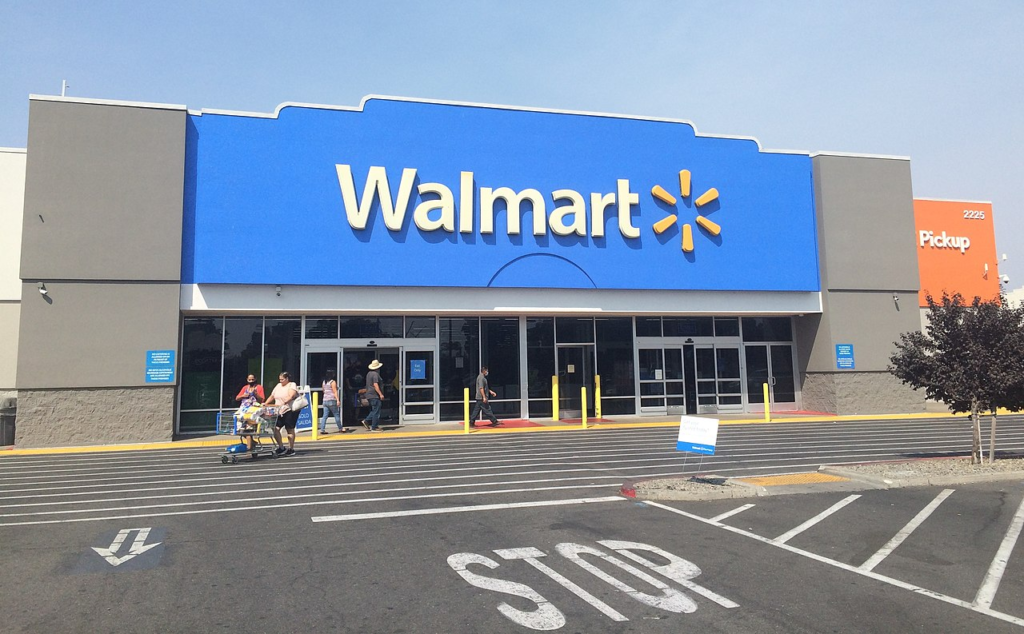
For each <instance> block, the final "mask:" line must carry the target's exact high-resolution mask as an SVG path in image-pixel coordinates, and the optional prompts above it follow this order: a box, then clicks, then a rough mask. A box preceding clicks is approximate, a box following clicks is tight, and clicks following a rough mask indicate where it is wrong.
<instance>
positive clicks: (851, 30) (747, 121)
mask: <svg viewBox="0 0 1024 634" xmlns="http://www.w3.org/2000/svg"><path fill="white" fill-rule="evenodd" d="M1022 34H1024V2H1020V1H1018V0H1011V1H1001V2H1000V1H992V2H990V1H980V2H945V1H927V2H925V1H923V0H922V1H919V2H909V1H904V2H900V1H886V2H852V1H850V2H828V1H813V2H812V1H808V2H789V1H773V2H754V1H753V0H750V1H747V2H737V1H709V2H685V1H682V0H675V1H666V2H643V1H625V0H623V1H620V2H611V1H604V0H585V1H576V0H562V1H553V0H543V1H541V0H538V1H533V0H528V1H512V0H507V1H504V2H494V1H487V0H479V1H475V2H469V1H462V0H446V1H445V2H426V1H421V2H401V1H393V2H388V1H366V0H361V1H358V2H347V1H345V2H342V1H334V2H326V1H325V2H303V1H299V2H295V3H282V2H263V1H255V2H241V1H234V2H227V1H223V2H222V1H217V0H207V1H205V2H194V1H191V0H179V1H176V2H170V3H168V2H159V3H157V2H152V3H150V2H139V1H138V0H136V1H132V2H127V1H123V2H108V1H104V0H97V1H92V2H87V3H86V2H70V1H68V2H54V1H48V0H34V1H29V0H0V146H6V147H24V146H25V144H26V136H27V129H28V95H29V94H59V93H60V87H61V80H63V79H66V80H67V81H68V83H69V85H70V88H69V89H68V94H69V95H71V96H78V97H90V98H100V99H124V100H133V101H148V102H162V103H176V104H185V105H187V106H188V107H189V108H195V109H198V108H216V109H230V110H246V111H260V112H269V111H272V110H273V109H274V108H275V107H276V106H277V105H278V104H279V103H281V102H285V101H296V102H307V103H324V104H338V105H355V104H358V103H359V101H360V99H361V98H362V97H363V96H365V95H368V94H384V95H397V96H405V97H416V98H427V99H444V100H454V101H471V102H482V103H498V104H510V105H519V106H532V107H541V108H554V109H569V110H583V111H597V112H613V113H622V114H632V115H642V116H654V117H670V118H676V119H686V120H689V121H692V122H693V123H694V124H695V126H696V127H697V129H698V130H699V131H700V132H702V133H706V134H728V135H744V136H753V137H757V138H758V139H759V140H760V141H761V144H762V146H763V147H765V148H768V149H796V150H809V151H820V150H827V151H838V152H853V153H868V154H884V155H897V156H909V157H910V158H911V167H912V174H913V183H914V195H915V196H918V197H926V198H957V199H968V200H988V201H992V203H993V205H994V216H995V222H996V225H995V226H996V241H997V248H998V250H999V252H1000V253H1003V252H1005V253H1007V255H1008V257H1009V260H1008V261H1007V262H1006V263H1005V264H1004V265H1003V266H1002V267H1001V271H1000V272H1002V273H1007V274H1009V275H1010V277H1011V283H1010V286H1011V287H1019V286H1021V285H1022V284H1024V174H1022V165H1024V161H1022V158H1024V157H1022V152H1021V149H1020V146H1021V144H1022V142H1024V107H1022V105H1024V72H1022V71H1021V70H1020V68H1021V67H1022V66H1024V35H1022ZM866 186H869V184H866Z"/></svg>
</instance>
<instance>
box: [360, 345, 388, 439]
mask: <svg viewBox="0 0 1024 634" xmlns="http://www.w3.org/2000/svg"><path fill="white" fill-rule="evenodd" d="M369 367H370V371H369V372H367V373H366V400H367V401H368V402H369V403H370V413H369V414H368V415H367V416H366V420H364V421H363V427H366V428H367V429H369V430H370V431H372V432H382V431H384V430H383V429H381V428H380V406H381V401H383V400H384V392H383V391H382V389H383V388H382V387H381V386H382V385H383V384H382V383H381V380H380V372H377V370H379V369H381V368H382V367H384V364H383V363H381V362H380V361H378V360H377V359H374V360H373V361H372V362H371V363H370V366H369Z"/></svg>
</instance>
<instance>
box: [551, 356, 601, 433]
mask: <svg viewBox="0 0 1024 634" xmlns="http://www.w3.org/2000/svg"><path fill="white" fill-rule="evenodd" d="M557 351H558V411H559V418H580V417H582V416H583V408H584V407H586V408H587V416H593V415H594V346H592V345H584V346H558V348H557ZM583 387H586V388H587V402H586V403H585V404H584V403H583V402H582V401H581V400H580V394H581V391H580V388H583Z"/></svg>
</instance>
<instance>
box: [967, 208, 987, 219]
mask: <svg viewBox="0 0 1024 634" xmlns="http://www.w3.org/2000/svg"><path fill="white" fill-rule="evenodd" d="M964 218H965V219H966V220H984V219H985V212H984V211H981V210H979V209H964Z"/></svg>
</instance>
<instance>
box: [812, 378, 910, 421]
mask: <svg viewBox="0 0 1024 634" xmlns="http://www.w3.org/2000/svg"><path fill="white" fill-rule="evenodd" d="M802 397H803V400H802V403H803V408H804V409H806V410H810V411H816V412H828V413H834V414H841V415H844V416H856V415H860V414H863V415H867V414H892V413H894V412H896V413H906V414H912V413H916V412H923V411H925V399H924V393H923V392H916V391H914V390H912V389H910V388H909V387H907V386H906V385H903V384H902V383H901V382H900V381H899V379H897V378H896V377H894V376H892V375H891V374H889V373H888V372H808V373H807V375H806V376H805V377H804V383H803V392H802Z"/></svg>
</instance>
